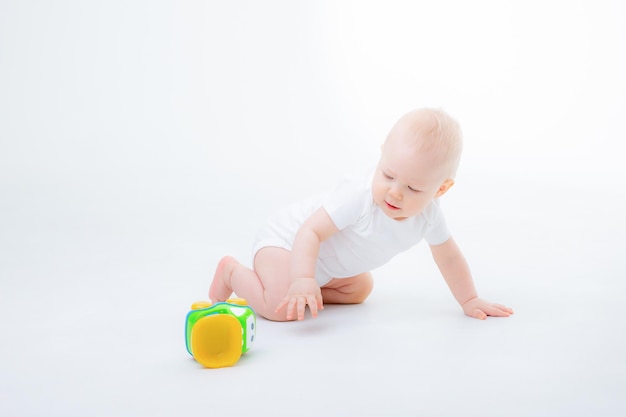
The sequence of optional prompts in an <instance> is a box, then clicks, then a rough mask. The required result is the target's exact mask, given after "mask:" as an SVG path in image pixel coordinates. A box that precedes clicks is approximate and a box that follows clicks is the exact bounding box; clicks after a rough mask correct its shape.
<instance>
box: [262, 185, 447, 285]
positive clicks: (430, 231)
mask: <svg viewBox="0 0 626 417" xmlns="http://www.w3.org/2000/svg"><path fill="white" fill-rule="evenodd" d="M320 206H322V207H324V209H325V210H326V212H327V213H328V215H329V216H330V218H331V219H332V221H333V222H334V223H335V226H337V228H338V229H339V232H337V233H335V234H334V235H332V236H331V237H329V238H328V239H326V240H324V241H323V242H322V243H321V245H320V251H319V256H318V260H317V265H316V269H315V279H316V281H317V283H318V284H319V285H320V287H321V286H323V285H324V284H326V283H327V282H328V281H330V280H331V279H332V278H348V277H353V276H355V275H358V274H360V273H363V272H368V271H371V270H373V269H375V268H377V267H379V266H382V265H383V264H385V263H386V262H387V261H389V260H390V259H391V258H393V257H394V256H395V255H397V254H398V253H400V252H403V251H405V250H407V249H409V248H410V247H412V246H414V245H416V244H417V243H419V242H420V241H421V240H422V239H424V240H426V241H427V242H428V243H429V244H431V245H438V244H441V243H444V242H445V241H446V240H448V238H449V237H450V232H449V230H448V227H447V225H446V222H445V219H444V216H443V213H442V211H441V208H440V207H439V200H438V199H435V200H433V202H432V203H431V204H430V205H428V206H427V207H426V208H425V209H424V211H423V212H422V213H421V214H419V215H417V216H413V217H409V218H407V219H405V220H401V221H398V220H394V219H392V218H390V217H388V216H387V215H386V214H385V213H384V212H383V211H382V210H381V209H380V207H378V206H377V205H376V204H374V200H373V198H372V192H371V176H370V177H369V178H368V179H367V180H345V181H344V182H342V183H341V184H340V185H339V187H337V188H336V189H335V190H334V191H333V192H332V193H331V194H330V195H328V196H326V197H325V198H314V199H309V200H305V201H301V202H299V203H296V204H293V205H290V206H288V207H286V208H285V209H283V210H281V211H280V212H279V213H278V214H277V215H275V216H273V217H272V218H270V219H269V221H268V223H267V225H266V226H265V227H264V228H263V229H262V230H261V231H259V233H258V235H257V240H256V243H255V245H254V248H253V256H254V255H256V253H257V252H258V251H259V250H260V249H261V248H264V247H268V246H274V247H279V248H284V249H287V250H291V248H292V246H293V241H294V238H295V236H296V232H297V231H298V229H299V228H300V226H301V225H302V223H303V222H304V221H305V220H306V219H307V218H308V217H309V216H310V215H311V214H313V212H314V211H315V210H317V209H318V208H319V207H320Z"/></svg>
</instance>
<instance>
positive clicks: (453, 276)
mask: <svg viewBox="0 0 626 417" xmlns="http://www.w3.org/2000/svg"><path fill="white" fill-rule="evenodd" d="M430 250H431V252H432V255H433V259H434V260H435V263H436V264H437V267H438V268H439V271H441V275H443V278H444V279H445V280H446V283H447V284H448V287H450V291H452V295H454V298H455V299H456V301H457V302H458V303H459V304H460V305H461V307H462V308H463V312H464V313H465V314H466V315H468V316H470V317H474V318H477V319H481V320H484V319H486V318H487V316H496V317H508V316H509V315H511V314H513V310H512V309H510V308H509V307H506V306H503V305H500V304H493V303H490V302H488V301H485V300H483V299H481V298H479V297H478V293H477V292H476V288H475V287H474V281H473V279H472V274H471V273H470V269H469V266H468V265H467V261H466V260H465V257H464V256H463V254H462V253H461V250H460V249H459V247H458V246H457V244H456V242H455V241H454V239H452V237H450V238H449V239H448V240H447V241H445V242H444V243H442V244H440V245H431V246H430Z"/></svg>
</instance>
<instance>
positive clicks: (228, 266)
mask: <svg viewBox="0 0 626 417" xmlns="http://www.w3.org/2000/svg"><path fill="white" fill-rule="evenodd" d="M237 265H239V262H237V260H236V259H235V258H232V257H230V256H225V257H223V258H222V260H221V261H220V263H219V264H217V269H216V270H215V275H214V276H213V282H212V283H211V288H209V298H210V299H211V301H212V302H214V303H218V302H220V301H226V300H227V299H228V298H229V297H230V296H231V294H232V293H233V289H232V288H231V287H230V276H231V275H232V273H233V271H234V270H235V267H236V266H237Z"/></svg>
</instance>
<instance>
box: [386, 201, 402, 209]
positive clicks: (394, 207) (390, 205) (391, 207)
mask: <svg viewBox="0 0 626 417" xmlns="http://www.w3.org/2000/svg"><path fill="white" fill-rule="evenodd" d="M385 204H386V205H387V207H388V208H389V209H391V210H400V207H396V206H394V205H393V204H389V203H388V202H386V201H385Z"/></svg>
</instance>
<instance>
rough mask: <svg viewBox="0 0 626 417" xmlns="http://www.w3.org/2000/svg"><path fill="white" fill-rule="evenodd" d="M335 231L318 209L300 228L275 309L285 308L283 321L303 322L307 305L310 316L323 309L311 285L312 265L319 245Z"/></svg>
mask: <svg viewBox="0 0 626 417" xmlns="http://www.w3.org/2000/svg"><path fill="white" fill-rule="evenodd" d="M338 231H339V230H338V229H337V226H335V223H334V222H333V221H332V219H331V218H330V216H329V215H328V213H327V212H326V210H324V209H323V208H319V209H318V210H317V211H315V212H314V213H313V214H312V215H311V216H310V217H309V218H308V219H307V220H306V221H305V222H304V223H303V224H302V226H301V227H300V229H299V230H298V233H297V234H296V238H295V240H294V243H293V248H292V251H291V266H290V273H289V275H290V277H291V285H290V287H289V292H288V293H287V295H286V296H285V298H284V299H283V301H282V302H281V303H280V304H279V305H278V307H277V308H276V311H277V312H279V311H281V310H283V309H284V308H285V307H286V308H287V319H288V320H292V319H294V318H295V317H294V315H295V314H296V313H297V318H298V320H303V319H304V310H305V307H306V306H307V305H308V306H309V309H310V310H311V315H312V316H313V317H317V311H318V309H323V308H324V305H323V302H322V292H321V290H320V287H319V285H318V284H317V282H316V281H315V264H316V262H317V257H318V255H319V250H320V243H321V242H322V241H324V240H325V239H327V238H329V237H330V236H331V235H333V234H334V233H337V232H338Z"/></svg>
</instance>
